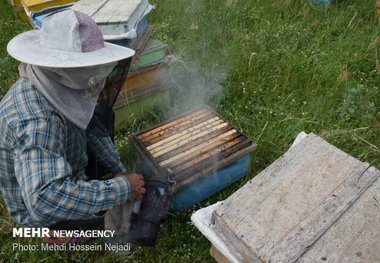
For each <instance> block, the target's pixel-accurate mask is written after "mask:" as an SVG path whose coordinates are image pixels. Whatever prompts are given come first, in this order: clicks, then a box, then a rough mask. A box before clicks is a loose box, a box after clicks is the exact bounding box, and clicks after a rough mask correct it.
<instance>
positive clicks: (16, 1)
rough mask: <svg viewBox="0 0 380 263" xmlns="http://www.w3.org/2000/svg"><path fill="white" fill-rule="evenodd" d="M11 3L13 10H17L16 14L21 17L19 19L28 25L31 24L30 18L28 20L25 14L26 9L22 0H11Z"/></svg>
mask: <svg viewBox="0 0 380 263" xmlns="http://www.w3.org/2000/svg"><path fill="white" fill-rule="evenodd" d="M11 3H12V6H13V9H14V10H15V12H16V13H17V15H18V16H19V18H20V19H21V20H22V21H24V22H27V23H28V22H29V18H28V16H27V15H26V13H25V10H24V7H23V6H22V4H21V0H11Z"/></svg>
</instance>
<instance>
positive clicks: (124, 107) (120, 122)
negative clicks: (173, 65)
mask: <svg viewBox="0 0 380 263" xmlns="http://www.w3.org/2000/svg"><path fill="white" fill-rule="evenodd" d="M171 58H172V56H171V52H170V49H169V47H168V45H166V44H165V43H163V42H161V41H159V40H157V39H155V38H151V39H150V40H149V41H148V43H147V44H146V47H145V49H144V51H143V52H142V53H141V56H140V57H139V58H138V59H137V60H135V57H134V58H133V60H132V63H134V64H132V65H131V67H130V68H129V73H128V76H127V78H126V80H125V82H124V84H123V87H122V90H121V91H120V94H119V96H118V98H117V101H116V103H115V106H114V110H115V113H116V128H117V129H119V128H122V127H124V126H125V125H127V124H128V122H130V121H131V120H136V119H138V118H140V117H142V116H143V115H144V114H145V113H147V112H149V111H152V110H154V108H155V107H156V106H158V107H159V106H163V105H169V104H170V94H169V91H168V90H169V89H170V88H171V87H172V85H173V82H172V79H171V76H170V61H171Z"/></svg>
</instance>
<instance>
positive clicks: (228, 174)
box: [131, 106, 256, 211]
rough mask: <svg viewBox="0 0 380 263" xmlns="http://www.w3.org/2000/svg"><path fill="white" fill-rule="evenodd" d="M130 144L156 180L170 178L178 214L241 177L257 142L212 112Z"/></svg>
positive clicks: (142, 134) (187, 116)
mask: <svg viewBox="0 0 380 263" xmlns="http://www.w3.org/2000/svg"><path fill="white" fill-rule="evenodd" d="M131 141H132V143H133V145H134V146H135V148H136V149H137V152H138V153H139V156H140V158H141V160H142V163H143V168H144V169H145V174H146V175H147V176H148V177H150V178H151V179H158V180H163V179H164V180H165V178H168V180H169V182H171V183H174V184H172V185H171V191H172V192H173V193H174V195H173V196H172V201H171V209H172V210H173V211H179V210H182V209H184V208H187V207H189V206H191V205H193V204H194V203H196V202H198V201H201V200H203V199H204V198H206V197H208V196H209V195H211V194H213V193H215V192H217V191H219V190H221V189H223V188H224V187H225V186H227V185H229V184H231V183H232V182H234V181H236V180H237V179H239V178H241V177H242V176H243V175H244V174H245V173H246V172H247V170H248V168H249V165H248V164H249V154H250V153H251V152H252V151H253V150H254V149H255V148H256V143H255V142H253V141H252V140H251V139H249V138H247V137H246V136H245V135H243V134H242V133H241V132H239V131H238V130H237V129H236V128H235V127H233V126H232V125H231V124H230V123H228V122H227V121H226V120H224V119H223V118H222V117H221V116H220V115H218V114H216V113H215V112H214V111H212V110H211V109H210V108H209V107H206V106H205V107H202V108H200V109H198V110H195V111H191V112H188V113H185V114H183V115H181V116H179V117H177V118H175V119H173V120H170V121H167V122H164V123H162V124H159V125H157V126H155V127H152V128H150V129H147V130H145V131H142V132H139V133H137V134H136V135H134V136H132V137H131Z"/></svg>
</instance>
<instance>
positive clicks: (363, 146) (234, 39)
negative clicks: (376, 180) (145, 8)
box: [0, 0, 380, 262]
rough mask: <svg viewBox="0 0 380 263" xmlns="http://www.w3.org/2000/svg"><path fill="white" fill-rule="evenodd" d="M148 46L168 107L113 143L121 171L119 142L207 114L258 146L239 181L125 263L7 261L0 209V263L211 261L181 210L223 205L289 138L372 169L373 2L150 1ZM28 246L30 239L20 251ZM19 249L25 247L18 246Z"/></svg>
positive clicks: (375, 88) (57, 256)
mask: <svg viewBox="0 0 380 263" xmlns="http://www.w3.org/2000/svg"><path fill="white" fill-rule="evenodd" d="M151 2H152V3H153V4H155V5H156V6H157V8H156V9H155V10H154V11H153V12H152V14H151V15H150V22H151V24H153V25H154V32H155V33H154V35H155V36H156V37H158V38H159V39H161V40H163V41H165V42H166V43H168V44H169V45H170V46H171V48H172V51H173V53H174V54H175V56H176V59H175V61H174V62H173V67H172V77H173V80H174V81H175V84H176V85H175V87H174V88H173V89H172V91H171V96H172V105H164V106H163V107H161V108H158V109H156V110H155V111H153V112H152V113H151V114H149V115H148V116H146V117H145V118H144V119H143V120H136V121H135V122H133V123H131V125H130V126H129V127H128V128H126V130H125V131H123V132H120V133H119V134H118V136H117V146H118V147H119V149H120V151H121V153H122V156H123V159H124V161H125V163H126V165H127V166H128V167H130V169H131V170H133V169H134V165H133V160H134V156H133V150H132V148H131V146H130V145H129V144H128V141H127V140H126V139H125V136H126V135H127V134H132V133H134V132H136V131H137V130H140V129H142V128H146V127H149V126H151V125H153V124H156V123H158V122H160V121H162V120H164V119H166V118H168V117H171V116H174V115H175V114H178V113H180V112H182V111H185V110H188V109H191V108H194V107H196V106H197V105H200V104H203V103H207V104H209V105H211V106H212V107H214V108H215V109H216V110H217V111H218V112H219V113H221V114H222V115H223V116H225V117H226V118H227V119H228V120H229V121H231V122H232V123H233V124H234V125H236V126H238V127H239V128H240V129H241V130H243V132H244V133H245V134H246V135H248V136H249V137H251V138H254V139H255V140H256V141H257V142H258V144H259V147H258V149H257V151H256V152H255V153H254V155H253V162H252V165H251V172H250V174H248V176H247V177H246V178H244V179H242V180H240V181H239V182H237V183H235V184H234V185H232V186H230V187H229V188H227V189H226V190H224V191H222V192H220V193H217V194H215V195H214V196H212V197H211V198H209V199H207V200H205V201H204V202H202V203H201V204H197V205H195V206H194V207H192V208H190V209H189V210H188V211H185V212H182V213H177V214H170V215H169V217H168V220H167V224H166V226H165V228H164V229H163V230H162V231H161V233H160V236H159V242H158V245H157V247H156V248H151V249H146V248H140V249H138V250H137V251H136V252H135V253H134V255H133V256H132V257H129V258H126V257H117V256H113V255H106V254H104V253H102V252H99V253H85V252H77V253H72V254H69V253H66V252H54V253H53V252H51V253H45V252H35V253H30V252H22V251H18V252H13V251H12V248H11V245H12V243H14V242H16V240H14V239H12V238H10V237H11V233H10V231H11V228H12V226H13V225H12V222H11V220H10V219H9V218H8V217H7V215H6V211H5V208H4V206H3V204H2V203H1V207H0V210H1V217H0V220H1V230H0V245H1V251H0V262H1V261H4V262H26V261H31V262H94V261H96V262H213V261H212V259H211V258H210V256H209V252H208V249H209V247H210V244H209V243H208V241H207V240H206V239H205V238H204V237H203V236H202V235H201V234H200V233H199V231H198V230H197V229H196V228H195V227H194V226H192V225H191V223H190V216H191V214H192V212H193V211H195V210H197V209H199V208H200V207H204V206H207V205H209V204H212V203H214V202H216V201H218V200H222V199H225V198H226V197H228V196H229V195H230V194H231V193H232V192H234V191H236V190H237V189H238V188H239V187H240V186H242V185H243V184H244V183H245V182H246V181H247V180H249V179H251V178H252V177H253V176H255V175H256V174H258V173H259V172H260V171H261V170H263V169H264V168H265V167H267V166H268V165H270V164H271V163H272V162H273V161H274V160H276V159H277V158H278V157H279V156H281V155H282V154H283V153H284V152H285V151H286V150H287V149H288V148H289V146H290V144H291V143H292V141H293V140H294V138H295V136H296V135H297V134H298V133H299V132H300V131H305V132H307V133H309V132H313V133H315V134H317V135H319V136H321V137H323V138H324V139H325V140H327V141H328V142H330V143H332V144H334V145H336V146H337V147H339V148H340V149H342V150H343V151H345V152H347V153H349V154H351V155H352V156H354V157H356V158H358V159H360V160H361V161H365V162H369V163H371V164H372V165H374V166H376V167H377V168H380V151H379V148H380V113H379V112H380V111H379V108H380V92H379V83H380V75H379V71H380V61H379V54H378V53H379V51H380V48H379V41H380V34H379V21H378V18H377V17H376V15H375V12H374V3H375V1H374V0H370V1H362V0H345V1H337V2H336V4H334V5H331V6H329V7H326V8H324V7H322V6H319V5H316V4H311V3H308V1H306V0H273V1H266V0H251V1H243V0H204V1H187V0H160V1H158V0H154V1H151ZM0 3H1V8H0V17H1V18H0V34H1V39H0V55H1V58H0V85H1V94H4V92H5V91H6V90H7V88H9V86H10V85H11V84H12V82H13V81H14V79H15V78H17V71H16V68H17V62H15V61H14V60H12V59H11V58H10V57H9V56H7V55H6V51H5V46H6V43H7V42H8V41H9V39H10V38H11V37H12V36H14V35H16V34H17V33H18V32H21V31H23V30H25V29H26V28H27V26H25V25H23V24H22V23H20V22H19V21H18V19H17V18H16V17H15V16H14V14H13V13H12V10H11V8H10V6H9V5H8V4H7V2H5V0H0ZM28 241H30V242H32V243H33V242H35V243H38V242H39V241H38V240H28ZM20 242H24V243H25V239H23V240H20Z"/></svg>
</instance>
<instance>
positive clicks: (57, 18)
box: [7, 9, 135, 68]
mask: <svg viewBox="0 0 380 263" xmlns="http://www.w3.org/2000/svg"><path fill="white" fill-rule="evenodd" d="M7 51H8V53H9V54H10V55H11V56H12V57H13V58H15V59H17V60H19V61H21V62H24V63H26V64H32V65H37V66H41V67H50V68H78V67H87V66H95V65H102V64H107V63H111V62H115V61H119V60H123V59H126V58H129V57H132V56H133V55H134V54H135V51H133V50H132V49H129V48H126V47H122V46H118V45H115V44H111V43H106V42H104V40H103V35H102V33H101V31H100V29H99V27H98V26H97V24H96V23H95V21H94V20H92V18H90V17H89V16H87V15H85V14H83V13H81V12H78V11H73V10H71V9H67V10H64V11H60V12H57V13H54V14H52V15H50V16H47V17H46V18H45V19H44V21H43V25H42V28H41V29H39V30H31V31H27V32H24V33H21V34H19V35H17V36H16V37H14V38H13V39H12V40H11V41H9V43H8V46H7Z"/></svg>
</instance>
